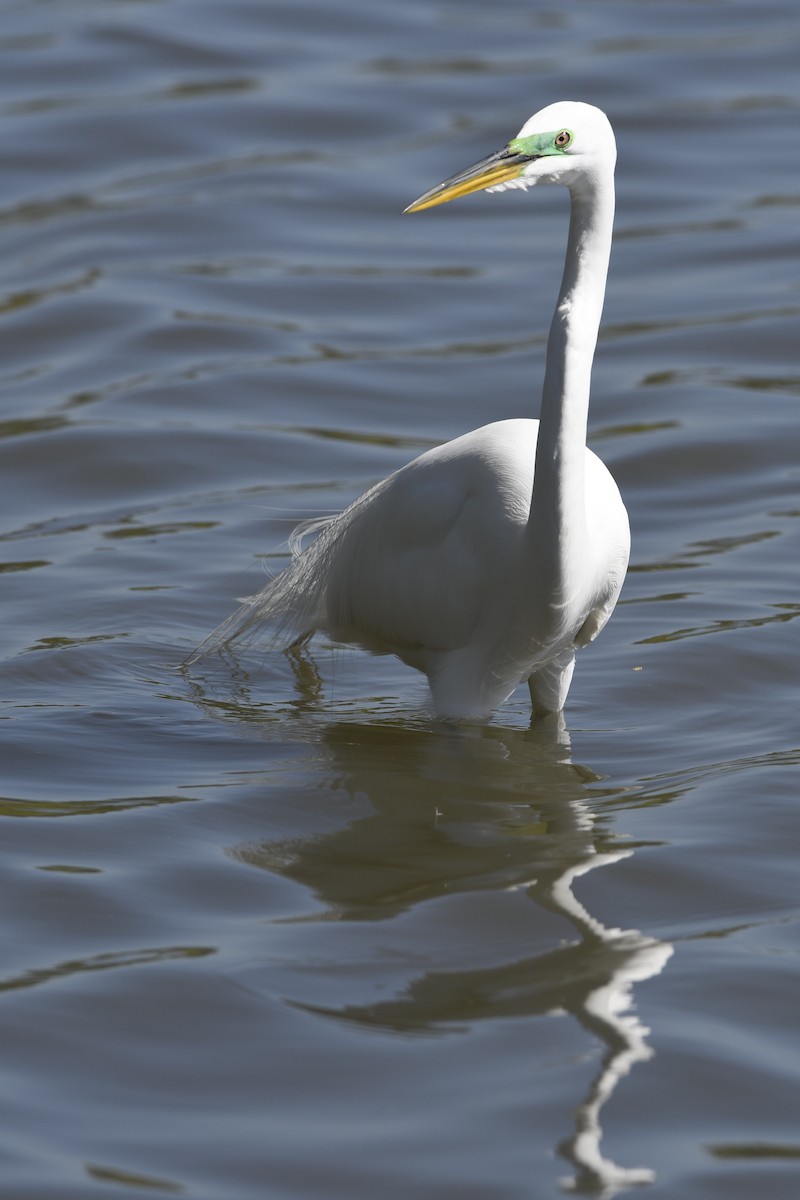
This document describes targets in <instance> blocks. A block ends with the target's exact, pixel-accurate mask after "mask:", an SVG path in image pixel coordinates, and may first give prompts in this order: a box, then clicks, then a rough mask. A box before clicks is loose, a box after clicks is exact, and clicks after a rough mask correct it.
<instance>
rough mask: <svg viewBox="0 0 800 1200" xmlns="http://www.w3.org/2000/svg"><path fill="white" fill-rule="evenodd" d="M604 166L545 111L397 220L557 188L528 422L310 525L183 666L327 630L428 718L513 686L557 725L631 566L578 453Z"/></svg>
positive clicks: (499, 430)
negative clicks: (423, 678)
mask: <svg viewBox="0 0 800 1200" xmlns="http://www.w3.org/2000/svg"><path fill="white" fill-rule="evenodd" d="M615 157H616V150H615V145H614V136H613V133H612V130H611V126H610V125H609V122H608V120H607V118H606V117H605V116H604V114H603V113H601V112H600V111H599V110H598V109H596V108H592V107H591V106H589V105H586V104H578V103H559V104H554V105H550V106H549V107H548V108H545V109H543V110H542V111H541V112H539V113H537V114H536V115H535V116H533V117H531V118H530V120H529V121H527V122H526V123H525V125H524V126H523V128H522V130H521V131H520V134H519V135H518V137H517V138H515V139H513V140H512V141H511V142H510V143H509V144H508V146H507V147H506V148H504V149H503V150H501V151H499V152H498V153H497V154H495V155H491V156H490V157H489V158H487V159H485V160H483V161H482V162H481V163H478V164H476V166H475V167H472V168H469V170H467V171H464V172H460V173H459V174H458V175H455V176H453V177H451V179H449V180H446V181H445V183H443V184H440V185H438V187H437V188H433V189H432V190H431V191H430V192H427V193H426V194H425V195H424V196H422V197H420V199H419V200H418V201H415V203H414V204H413V205H411V206H410V210H411V211H416V210H417V209H421V208H427V207H430V206H431V205H433V204H438V203H442V202H443V201H445V200H449V199H451V198H453V197H455V196H458V195H462V194H465V193H466V192H469V191H475V190H478V189H479V188H488V189H490V190H502V189H503V188H507V187H523V188H530V187H532V186H533V185H534V184H536V183H543V182H547V183H551V182H552V183H561V184H564V185H565V186H566V187H568V188H569V190H570V194H571V215H570V229H569V239H568V246H567V254H566V259H565V265H564V276H563V279H562V285H561V291H560V294H559V299H558V303H557V306H556V311H555V313H554V316H553V323H552V326H551V329H550V336H549V339H548V347H547V365H546V371H545V381H544V387H543V392H542V410H541V422H540V421H535V420H524V419H518V420H508V421H497V422H494V423H493V424H491V425H486V426H484V427H483V428H481V429H477V430H474V431H473V432H471V433H466V434H464V435H463V436H461V437H458V438H456V439H454V440H453V441H451V442H447V443H446V444H445V445H442V446H438V447H436V448H435V449H433V450H429V451H427V452H426V453H425V454H422V455H420V457H419V458H416V459H415V460H414V461H413V462H411V463H409V464H408V465H407V466H405V467H403V468H402V469H401V470H399V471H397V472H396V473H395V474H394V475H391V476H389V477H388V478H387V479H384V480H382V481H381V482H380V483H378V484H376V485H375V487H373V488H371V489H370V490H369V491H367V492H366V493H365V494H364V495H363V496H361V497H360V498H359V499H358V500H356V501H355V502H354V503H353V504H351V505H350V506H349V507H348V508H347V509H345V510H344V512H342V513H340V514H339V515H337V516H335V517H332V518H328V519H326V520H324V521H320V522H316V523H314V527H313V528H314V531H316V532H317V537H316V539H315V540H314V541H313V542H312V544H311V545H310V546H308V547H307V548H306V549H299V550H298V551H297V552H296V554H295V557H294V558H293V560H292V562H291V563H290V565H289V566H288V567H287V568H286V569H285V570H284V571H283V572H281V574H279V575H278V576H276V577H275V578H274V579H273V580H271V581H270V582H269V583H268V584H267V585H266V587H265V588H263V589H262V591H261V592H259V593H258V595H256V596H253V597H251V598H250V599H249V600H247V601H246V602H245V603H244V604H243V606H242V607H241V608H240V609H239V611H238V612H236V613H234V615H233V616H232V617H231V618H229V620H228V621H226V622H225V623H224V624H223V625H222V626H220V628H219V629H218V630H217V631H216V632H215V633H214V634H212V635H211V637H210V638H209V639H208V641H207V642H205V643H204V644H203V645H202V646H201V647H200V648H199V650H198V651H197V652H196V654H195V656H194V657H198V656H199V655H200V654H203V653H206V652H208V651H209V650H211V649H215V648H220V647H221V646H227V645H229V644H230V643H231V642H233V641H234V640H235V639H237V638H241V637H242V636H243V635H244V634H246V633H250V634H253V633H256V632H258V631H259V630H260V629H261V628H262V626H264V625H266V624H269V625H272V626H273V636H275V637H277V638H278V639H279V640H282V641H283V642H284V644H288V643H291V642H295V641H297V640H303V639H305V638H306V637H308V636H309V635H310V634H311V633H313V632H314V631H315V630H324V631H325V632H326V633H328V634H329V636H330V637H332V638H333V639H334V640H336V641H342V642H348V643H351V644H355V645H358V646H363V647H364V648H366V649H367V650H370V651H372V652H374V653H390V654H395V655H397V656H398V657H399V658H400V659H402V660H403V662H406V663H408V664H409V665H410V666H412V667H415V668H417V669H418V670H420V671H423V672H424V673H425V674H426V675H427V677H428V681H429V683H430V688H431V694H432V698H433V706H434V709H435V711H436V713H437V715H439V716H441V717H445V718H451V719H459V718H472V719H476V718H481V717H485V716H486V715H488V714H489V713H490V712H491V711H492V710H493V709H494V708H495V707H496V706H497V705H498V704H500V703H502V702H503V701H504V700H505V699H507V697H508V696H509V695H510V694H511V693H512V692H513V690H514V689H515V688H516V686H517V685H518V684H519V683H521V682H522V681H523V680H528V681H529V685H530V692H531V701H532V706H533V709H534V712H555V711H559V710H560V709H561V708H562V707H563V705H564V702H565V700H566V696H567V691H568V689H569V684H570V680H571V678H572V670H573V665H574V656H575V651H576V649H578V648H580V647H581V646H583V645H585V644H586V643H588V642H590V641H592V640H593V638H594V637H596V635H597V634H598V633H599V631H600V630H601V629H602V627H603V625H604V624H605V623H606V621H607V620H608V617H609V616H610V614H611V612H612V610H613V608H614V605H615V603H616V600H617V596H618V595H619V590H620V588H621V586H622V581H623V578H624V575H625V570H626V567H627V561H628V551H629V533H628V520H627V514H626V512H625V507H624V505H623V503H622V500H621V499H620V495H619V491H618V489H617V486H616V484H615V483H614V480H613V478H612V477H611V475H610V474H609V472H608V470H607V469H606V467H605V466H604V465H603V463H602V462H601V461H600V460H599V459H598V458H597V457H596V455H594V454H593V453H592V452H591V451H590V450H588V449H587V448H586V421H587V412H588V404H589V381H590V373H591V365H592V358H593V355H594V349H595V343H596V340H597V331H598V326H599V321H600V313H601V310H602V303H603V296H604V291H605V281H606V274H607V267H608V257H609V251H610V246H611V226H612V222H613V213H614V184H613V174H614V162H615Z"/></svg>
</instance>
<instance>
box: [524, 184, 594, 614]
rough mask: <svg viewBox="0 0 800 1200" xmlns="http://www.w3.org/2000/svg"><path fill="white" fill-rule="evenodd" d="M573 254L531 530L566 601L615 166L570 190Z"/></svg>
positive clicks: (545, 410) (580, 511)
mask: <svg viewBox="0 0 800 1200" xmlns="http://www.w3.org/2000/svg"><path fill="white" fill-rule="evenodd" d="M570 198H571V204H570V222H569V239H568V242H567V255H566V259H565V262H564V275H563V278H562V280H561V290H560V292H559V296H558V303H557V305H556V310H555V312H554V314H553V321H552V324H551V326H550V335H549V337H548V340H547V365H546V368H545V377H544V387H543V390H542V411H541V423H540V426H539V438H538V445H537V449H536V466H535V471H534V490H533V498H532V502H531V512H530V521H529V531H530V534H531V537H532V538H533V541H534V547H535V549H534V553H535V555H536V559H537V564H541V568H542V570H541V573H540V572H539V570H538V566H537V575H539V577H540V578H546V579H548V580H550V581H552V588H549V589H548V590H549V593H550V594H549V596H548V599H549V600H550V602H551V603H555V604H558V603H559V602H560V601H564V602H565V601H566V600H567V596H568V593H569V590H570V581H571V579H572V578H574V577H575V571H574V570H573V569H572V564H574V563H576V562H580V561H582V560H583V558H584V556H585V554H586V552H587V550H588V547H587V546H586V497H585V471H586V467H585V458H586V423H587V417H588V412H589V387H590V383H591V372H592V359H593V357H594V351H595V346H596V344H597V333H598V329H599V327H600V315H601V313H602V310H603V298H604V296H605V290H606V275H607V273H608V260H609V255H610V252H611V233H612V226H613V223H614V178H613V168H612V169H611V170H610V171H609V172H608V173H607V174H603V175H600V176H595V177H593V178H592V179H591V180H585V181H582V182H581V184H579V185H575V186H573V187H572V188H571V189H570Z"/></svg>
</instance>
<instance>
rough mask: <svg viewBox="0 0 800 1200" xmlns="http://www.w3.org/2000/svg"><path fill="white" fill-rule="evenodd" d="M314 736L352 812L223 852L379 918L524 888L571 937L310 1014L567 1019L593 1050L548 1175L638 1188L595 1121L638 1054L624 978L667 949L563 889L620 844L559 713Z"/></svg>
mask: <svg viewBox="0 0 800 1200" xmlns="http://www.w3.org/2000/svg"><path fill="white" fill-rule="evenodd" d="M322 737H323V744H324V746H325V747H326V749H327V752H328V753H329V755H330V759H331V763H330V765H331V768H332V770H333V772H334V773H335V785H336V786H337V788H339V789H343V790H344V792H345V793H346V794H348V795H349V796H350V797H351V798H357V799H358V800H359V801H360V802H362V803H363V805H364V808H363V809H362V811H364V812H365V815H363V816H359V817H357V818H356V819H355V820H353V821H352V822H351V823H350V824H349V825H348V826H347V827H346V828H344V829H339V830H337V831H336V832H334V833H330V834H326V835H325V836H323V837H320V838H318V839H316V840H303V839H298V840H294V841H291V842H282V843H267V844H259V845H256V846H253V845H250V846H247V847H242V848H239V849H237V850H236V852H235V853H236V855H237V856H238V857H240V858H242V859H244V860H246V861H248V862H250V863H252V864H254V865H258V866H262V867H266V868H268V869H269V870H272V871H279V872H281V873H282V874H285V875H287V876H289V877H290V878H292V879H294V880H296V881H299V882H301V883H303V884H304V885H306V886H307V887H310V888H311V889H312V890H313V891H314V893H315V894H316V896H317V897H318V898H319V899H320V900H321V901H322V902H323V903H324V904H325V906H326V908H327V910H328V911H330V912H332V913H335V914H336V915H338V917H339V918H340V919H341V918H345V919H347V920H350V921H354V920H370V919H373V920H374V919H380V918H386V917H389V916H393V915H396V914H397V913H399V912H402V911H404V910H407V909H409V908H411V907H412V906H414V905H416V904H418V903H419V902H421V901H424V900H431V899H436V898H437V897H441V896H444V895H452V894H453V893H455V892H462V893H467V892H474V891H476V890H494V891H497V892H503V891H511V890H518V891H523V890H524V891H525V892H526V893H527V894H528V895H529V896H530V897H531V898H532V899H533V900H534V901H535V903H536V904H537V905H538V906H539V908H540V910H547V911H548V912H549V913H552V914H555V915H556V916H557V917H559V918H563V919H565V920H566V921H568V922H569V924H570V925H571V926H572V928H573V930H574V931H575V933H576V934H577V938H571V939H569V940H568V941H565V942H560V941H559V942H558V943H557V944H555V945H554V939H553V938H552V937H550V938H549V941H548V945H547V947H546V948H544V949H539V952H537V953H534V954H532V955H529V956H526V955H523V956H522V957H516V958H515V959H514V960H513V961H509V962H506V963H504V964H502V965H500V966H491V967H486V966H481V967H476V968H473V969H462V970H447V969H436V968H435V967H433V968H430V969H427V970H423V971H422V972H421V973H420V974H418V975H417V977H415V978H413V979H412V980H411V981H410V982H409V983H408V984H407V985H406V987H405V989H404V990H403V992H402V993H401V994H399V995H396V996H395V997H393V998H391V999H388V1000H385V1001H382V1002H379V1003H370V1004H348V1005H344V1006H342V1007H339V1008H329V1007H320V1006H314V1010H315V1011H317V1012H324V1013H327V1014H329V1015H331V1016H335V1017H337V1018H339V1019H346V1020H349V1021H355V1022H358V1023H360V1024H362V1025H365V1026H371V1027H382V1028H389V1029H395V1030H403V1031H409V1030H414V1029H417V1030H421V1029H432V1028H434V1027H436V1026H437V1025H439V1024H442V1025H444V1024H448V1025H452V1023H453V1022H461V1023H472V1022H475V1021H479V1020H482V1019H488V1018H491V1019H495V1020H496V1019H499V1018H504V1017H520V1016H534V1015H537V1014H545V1013H553V1012H566V1013H569V1014H571V1015H572V1016H573V1017H575V1019H576V1020H577V1021H578V1022H579V1023H580V1024H581V1025H582V1026H583V1027H584V1028H585V1029H586V1030H588V1031H589V1032H590V1033H591V1034H592V1035H593V1036H594V1037H596V1038H597V1039H599V1041H600V1042H601V1043H602V1044H603V1046H604V1054H603V1058H602V1062H601V1065H600V1068H599V1070H598V1071H597V1073H596V1075H595V1077H594V1078H593V1080H592V1081H591V1084H590V1086H589V1088H588V1091H587V1093H586V1095H585V1097H584V1098H583V1100H582V1102H581V1103H580V1104H579V1105H578V1107H577V1110H576V1116H575V1126H574V1129H573V1131H572V1132H571V1133H570V1135H569V1136H568V1137H566V1138H565V1140H564V1141H563V1142H562V1143H561V1145H560V1146H559V1147H558V1149H559V1152H560V1153H561V1154H562V1155H563V1156H564V1157H565V1158H566V1159H567V1160H569V1161H570V1162H571V1164H572V1165H573V1167H574V1175H573V1176H571V1177H570V1178H568V1179H565V1180H563V1181H562V1185H563V1186H564V1187H565V1188H566V1189H570V1190H576V1191H582V1192H589V1193H594V1194H595V1195H597V1194H600V1195H601V1196H603V1197H611V1196H614V1195H616V1193H617V1191H619V1190H620V1189H622V1188H624V1187H629V1186H630V1185H632V1184H637V1183H645V1182H649V1181H650V1180H651V1179H652V1178H653V1175H652V1172H651V1171H650V1170H648V1169H647V1168H627V1167H619V1166H617V1165H616V1164H615V1163H613V1162H612V1161H611V1160H610V1159H609V1158H607V1157H605V1156H604V1155H603V1152H602V1148H601V1142H602V1131H601V1126H600V1120H599V1117H600V1110H601V1108H602V1106H603V1105H604V1104H605V1102H606V1101H607V1100H608V1099H609V1097H610V1096H611V1094H612V1093H613V1091H614V1089H615V1088H616V1086H617V1084H618V1083H619V1081H620V1080H621V1079H622V1078H623V1077H624V1076H625V1075H626V1074H627V1073H628V1071H629V1070H630V1069H631V1067H632V1066H633V1065H634V1064H635V1063H637V1062H642V1061H644V1060H646V1059H647V1058H649V1057H650V1055H651V1051H650V1049H649V1047H648V1044H647V1040H646V1039H647V1034H648V1032H649V1031H648V1030H647V1029H646V1028H645V1026H644V1025H643V1024H642V1023H641V1021H640V1020H639V1019H638V1017H637V1016H636V1014H635V1011H634V1010H633V1006H632V995H631V993H632V987H633V985H634V984H635V983H637V982H640V981H641V980H645V979H649V978H651V977H652V976H654V975H657V974H658V973H659V972H660V971H661V970H662V968H663V967H664V964H665V963H666V961H667V960H668V958H669V957H670V955H671V953H672V948H671V946H669V945H668V944H666V943H664V942H661V941H657V940H655V939H654V938H651V937H646V936H644V935H643V934H642V933H640V932H638V931H637V930H634V929H625V930H623V929H615V928H609V927H608V926H606V925H604V924H603V923H602V922H601V921H599V920H598V919H597V918H595V917H594V916H592V915H591V914H590V913H589V912H588V911H587V909H586V908H585V906H584V905H583V904H582V903H581V902H580V901H579V900H578V899H577V897H576V896H575V895H574V893H573V890H572V887H573V884H574V882H575V881H576V880H577V879H578V878H579V877H580V876H582V875H586V874H587V873H588V872H590V871H593V870H595V869H597V868H598V867H604V866H609V865H610V864H612V863H615V862H618V861H620V860H621V859H623V858H626V857H628V856H629V855H630V854H631V853H633V851H632V850H631V849H629V848H628V849H623V850H620V849H617V848H615V847H614V845H613V843H612V842H611V840H610V838H609V836H608V835H606V836H605V837H604V835H603V832H602V828H601V823H598V822H597V820H596V818H595V816H594V814H593V812H592V806H591V803H590V792H589V786H588V785H590V784H591V783H593V782H597V776H595V775H593V774H592V772H590V771H587V770H586V769H585V768H582V767H579V766H576V765H574V764H573V763H572V762H571V760H570V743H569V737H568V734H567V731H566V729H565V727H564V725H563V721H560V720H559V719H557V718H550V719H548V720H547V721H545V722H543V723H541V724H540V725H537V726H534V727H533V728H531V729H530V730H524V731H523V730H507V729H499V728H495V727H475V728H449V729H448V728H443V727H431V726H428V727H417V728H413V727H408V726H405V727H400V726H393V727H388V726H385V725H384V726H381V725H376V724H371V725H356V724H345V723H341V724H338V725H332V726H329V727H327V728H326V729H325V730H324V732H323V735H322ZM367 801H368V803H367ZM536 924H537V923H536V922H534V923H533V927H535V925H536ZM538 925H541V920H540V921H539V922H538ZM538 936H539V938H540V941H541V933H539V934H538ZM531 940H532V941H533V940H534V939H533V937H532V938H531ZM307 1007H310V1006H307Z"/></svg>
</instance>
